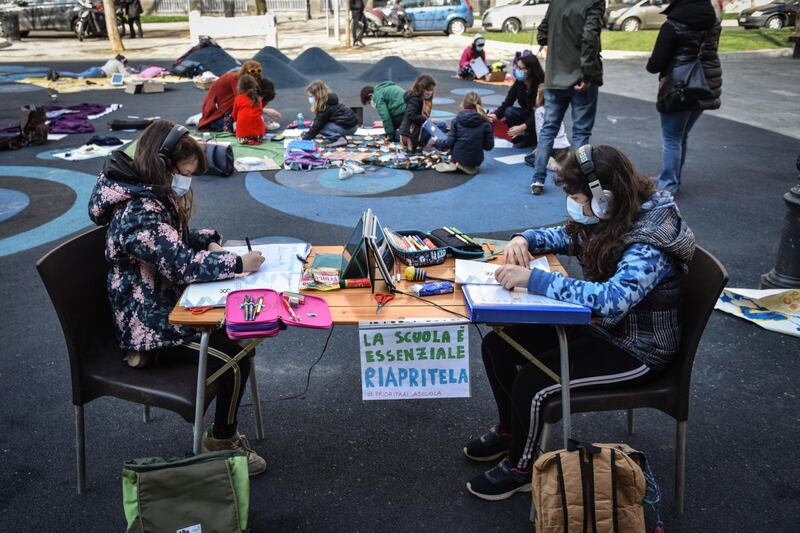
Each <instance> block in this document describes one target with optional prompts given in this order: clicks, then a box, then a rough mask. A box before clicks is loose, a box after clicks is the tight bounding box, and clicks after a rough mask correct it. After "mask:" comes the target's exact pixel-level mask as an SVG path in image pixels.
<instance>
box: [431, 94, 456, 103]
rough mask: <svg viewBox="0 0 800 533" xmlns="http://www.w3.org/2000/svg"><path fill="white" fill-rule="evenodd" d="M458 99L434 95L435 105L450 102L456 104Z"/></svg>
mask: <svg viewBox="0 0 800 533" xmlns="http://www.w3.org/2000/svg"><path fill="white" fill-rule="evenodd" d="M455 103H456V101H455V100H453V99H452V98H443V97H440V96H434V97H433V105H448V104H455Z"/></svg>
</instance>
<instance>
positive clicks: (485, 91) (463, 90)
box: [450, 87, 494, 96]
mask: <svg viewBox="0 0 800 533" xmlns="http://www.w3.org/2000/svg"><path fill="white" fill-rule="evenodd" d="M450 92H451V93H453V94H460V95H461V96H464V95H465V94H467V93H478V94H479V95H480V96H488V95H490V94H494V91H493V90H491V89H483V88H481V87H459V88H458V89H453V90H451V91H450Z"/></svg>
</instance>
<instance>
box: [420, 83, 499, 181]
mask: <svg viewBox="0 0 800 533" xmlns="http://www.w3.org/2000/svg"><path fill="white" fill-rule="evenodd" d="M461 109H462V110H461V112H459V113H458V115H456V118H454V119H453V122H452V123H451V124H450V131H449V132H448V134H447V137H446V138H444V139H435V137H433V138H431V140H433V141H434V142H433V143H432V144H433V145H434V146H435V147H436V148H437V149H439V150H450V157H451V159H452V163H439V164H438V165H436V166H435V167H434V168H435V169H436V171H438V172H454V171H456V170H460V171H462V172H466V173H467V174H477V173H478V167H479V166H480V164H481V163H483V152H484V150H485V151H489V150H491V149H492V148H494V132H493V130H492V124H491V122H492V119H491V118H489V115H487V114H486V111H484V109H483V106H482V105H481V97H480V96H479V95H478V93H476V92H472V91H470V92H468V93H467V94H465V95H464V100H462V102H461Z"/></svg>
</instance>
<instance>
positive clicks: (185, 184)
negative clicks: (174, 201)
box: [172, 174, 192, 198]
mask: <svg viewBox="0 0 800 533" xmlns="http://www.w3.org/2000/svg"><path fill="white" fill-rule="evenodd" d="M191 186H192V177H191V176H184V175H183V174H173V175H172V191H173V192H174V193H175V195H176V196H178V197H179V198H180V197H181V196H183V195H184V194H186V193H187V191H188V190H189V187H191Z"/></svg>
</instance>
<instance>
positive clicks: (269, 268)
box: [180, 242, 310, 307]
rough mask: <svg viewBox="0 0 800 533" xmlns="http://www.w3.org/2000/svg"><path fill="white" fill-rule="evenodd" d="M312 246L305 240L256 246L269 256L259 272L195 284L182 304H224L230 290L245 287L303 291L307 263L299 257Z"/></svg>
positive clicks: (232, 248) (240, 250) (243, 249)
mask: <svg viewBox="0 0 800 533" xmlns="http://www.w3.org/2000/svg"><path fill="white" fill-rule="evenodd" d="M309 247H310V245H309V244H308V243H304V242H301V243H289V244H257V245H254V246H253V250H258V251H260V252H261V253H262V254H264V258H265V261H264V263H263V264H262V265H261V268H260V269H258V272H253V273H252V274H248V275H246V276H237V277H235V278H233V279H227V280H224V281H212V282H209V283H193V284H191V285H189V286H188V287H186V290H185V291H183V295H181V299H180V305H182V306H183V307H206V306H212V307H223V306H224V305H225V298H226V296H227V295H228V293H229V292H231V291H236V290H241V289H272V290H275V291H279V292H283V291H292V292H297V291H299V290H300V278H301V276H302V271H303V263H302V262H301V261H300V260H298V259H297V254H300V255H301V256H303V257H305V256H306V254H307V250H309V249H310V248H309ZM225 249H226V250H230V251H231V252H236V253H237V254H239V255H244V254H246V253H247V246H227V247H226V248H225Z"/></svg>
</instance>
